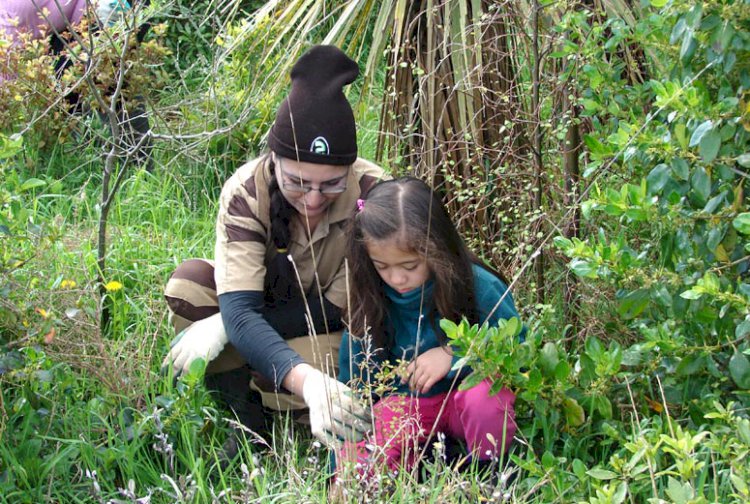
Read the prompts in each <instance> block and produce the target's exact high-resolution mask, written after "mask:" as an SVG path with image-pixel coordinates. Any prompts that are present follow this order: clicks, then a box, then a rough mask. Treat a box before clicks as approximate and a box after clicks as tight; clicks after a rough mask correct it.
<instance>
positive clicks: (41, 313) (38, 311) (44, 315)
mask: <svg viewBox="0 0 750 504" xmlns="http://www.w3.org/2000/svg"><path fill="white" fill-rule="evenodd" d="M35 311H36V312H37V313H38V314H39V315H41V316H42V317H43V318H47V317H49V313H47V310H45V309H44V308H37V309H36V310H35Z"/></svg>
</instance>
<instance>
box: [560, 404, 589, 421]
mask: <svg viewBox="0 0 750 504" xmlns="http://www.w3.org/2000/svg"><path fill="white" fill-rule="evenodd" d="M562 407H563V413H565V422H566V423H567V424H568V425H569V426H571V427H580V426H581V425H583V422H584V421H585V420H586V415H585V413H584V412H583V408H582V407H581V405H580V404H578V401H576V400H575V399H573V398H572V397H566V398H565V399H563V402H562Z"/></svg>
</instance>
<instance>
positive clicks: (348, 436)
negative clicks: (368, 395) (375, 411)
mask: <svg viewBox="0 0 750 504" xmlns="http://www.w3.org/2000/svg"><path fill="white" fill-rule="evenodd" d="M302 397H303V398H304V399H305V403H306V404H307V407H308V408H310V428H311V429H312V433H313V435H314V436H315V437H316V438H318V439H319V440H320V441H321V442H323V443H324V444H325V445H326V446H328V447H330V448H340V446H341V442H342V441H360V440H362V439H363V438H364V436H365V434H366V433H367V432H368V431H370V429H371V428H372V418H371V416H370V410H369V409H367V408H366V406H365V404H364V403H363V402H362V401H360V400H359V399H357V397H356V396H355V395H354V392H353V391H352V389H350V388H349V387H347V386H346V385H344V384H343V383H341V382H340V381H337V380H335V379H333V378H331V377H330V376H328V375H326V374H324V373H322V372H320V371H318V370H317V369H313V370H312V371H310V372H309V373H308V374H307V376H306V377H305V383H303V384H302Z"/></svg>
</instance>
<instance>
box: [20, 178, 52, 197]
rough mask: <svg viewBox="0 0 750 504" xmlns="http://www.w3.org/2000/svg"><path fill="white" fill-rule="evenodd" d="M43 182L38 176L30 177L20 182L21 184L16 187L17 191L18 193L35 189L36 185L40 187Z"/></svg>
mask: <svg viewBox="0 0 750 504" xmlns="http://www.w3.org/2000/svg"><path fill="white" fill-rule="evenodd" d="M45 184H46V182H45V181H44V180H40V179H38V178H30V179H28V180H26V181H24V183H23V184H21V186H20V187H19V188H18V192H19V193H22V192H26V191H28V190H30V189H36V188H37V187H42V186H43V185H45Z"/></svg>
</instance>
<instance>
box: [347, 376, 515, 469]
mask: <svg viewBox="0 0 750 504" xmlns="http://www.w3.org/2000/svg"><path fill="white" fill-rule="evenodd" d="M490 386H491V383H490V382H489V381H488V380H484V381H483V382H481V383H480V384H478V385H477V386H476V387H473V388H470V389H469V390H463V391H452V392H449V393H444V394H438V395H436V396H432V397H419V398H414V397H408V396H388V397H384V398H383V399H381V400H380V401H379V402H378V403H377V404H376V405H375V407H374V413H375V439H370V440H367V441H361V442H359V443H357V445H356V446H352V445H351V444H346V445H345V446H344V454H343V457H344V460H352V459H353V458H355V457H356V461H357V463H358V468H359V469H360V471H362V472H364V471H366V470H367V468H368V467H371V466H372V465H373V462H375V463H376V464H377V463H378V462H383V461H384V462H385V463H386V465H387V467H388V469H389V470H391V471H395V470H397V469H399V468H401V467H402V466H403V469H405V470H411V468H412V467H413V466H414V464H415V463H416V459H417V456H418V455H419V452H420V449H421V447H420V445H422V444H424V443H425V442H426V441H427V439H428V437H429V436H430V434H431V433H432V434H433V437H432V439H435V437H434V434H435V433H438V432H442V433H444V434H446V435H447V436H451V437H453V438H456V439H461V440H465V441H466V444H467V447H468V449H469V450H470V452H471V454H472V457H474V458H475V459H479V460H486V459H490V458H492V457H494V456H497V455H499V454H500V453H502V452H504V451H505V450H507V449H508V448H509V447H510V444H511V442H512V440H513V436H514V435H515V433H516V422H515V411H514V410H513V404H514V403H515V401H516V396H515V395H514V394H513V393H512V392H511V391H510V390H508V389H502V390H501V391H500V392H498V393H497V394H496V395H494V396H489V391H490ZM443 402H445V408H443V411H442V413H441V412H440V410H441V408H442V406H443ZM367 445H374V446H375V447H376V448H375V449H374V450H372V449H370V450H368V449H367V448H366V446H367ZM370 448H372V446H370ZM378 465H380V464H378Z"/></svg>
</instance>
